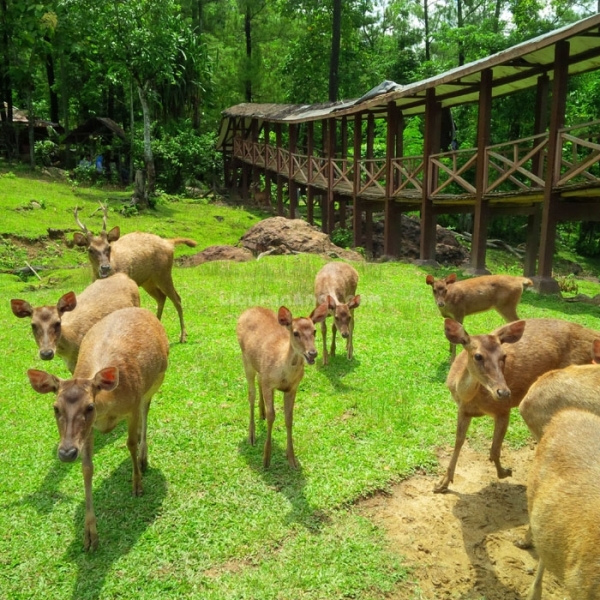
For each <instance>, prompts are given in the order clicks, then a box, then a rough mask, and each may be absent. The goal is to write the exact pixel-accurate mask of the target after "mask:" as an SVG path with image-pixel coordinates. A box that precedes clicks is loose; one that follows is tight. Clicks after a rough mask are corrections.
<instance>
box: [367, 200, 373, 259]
mask: <svg viewBox="0 0 600 600" xmlns="http://www.w3.org/2000/svg"><path fill="white" fill-rule="evenodd" d="M365 249H366V250H367V252H368V253H369V254H370V255H371V256H373V209H372V208H369V207H368V208H367V210H366V211H365Z"/></svg>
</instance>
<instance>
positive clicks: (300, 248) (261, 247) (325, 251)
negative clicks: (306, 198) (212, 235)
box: [240, 217, 364, 260]
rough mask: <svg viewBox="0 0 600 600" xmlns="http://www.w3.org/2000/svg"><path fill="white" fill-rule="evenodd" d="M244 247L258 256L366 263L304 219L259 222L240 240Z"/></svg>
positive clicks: (275, 218)
mask: <svg viewBox="0 0 600 600" xmlns="http://www.w3.org/2000/svg"><path fill="white" fill-rule="evenodd" d="M240 242H241V244H242V246H243V247H244V248H247V249H248V250H250V251H251V252H252V253H253V254H254V255H262V256H264V255H265V253H267V252H268V253H269V254H293V253H297V252H306V253H310V254H320V255H323V256H326V257H328V258H333V257H336V258H338V257H339V258H343V259H345V260H364V258H363V257H362V255H361V254H359V253H358V252H354V251H353V250H344V249H343V248H340V247H339V246H336V245H335V244H334V243H333V242H332V241H331V240H330V239H329V236H328V235H327V234H326V233H323V232H322V231H320V230H319V229H318V228H317V227H314V226H313V225H310V224H309V223H307V222H306V221H303V220H302V219H286V218H285V217H271V218H269V219H264V220H262V221H259V222H258V223H256V225H254V226H253V227H251V228H250V229H249V230H248V231H247V232H246V233H245V234H244V235H243V236H242V238H241V240H240Z"/></svg>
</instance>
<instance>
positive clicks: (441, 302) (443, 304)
mask: <svg viewBox="0 0 600 600" xmlns="http://www.w3.org/2000/svg"><path fill="white" fill-rule="evenodd" d="M437 305H438V306H439V307H440V308H444V306H446V303H445V302H444V301H443V300H438V301H437Z"/></svg>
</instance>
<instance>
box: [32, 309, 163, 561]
mask: <svg viewBox="0 0 600 600" xmlns="http://www.w3.org/2000/svg"><path fill="white" fill-rule="evenodd" d="M168 354H169V341H168V339H167V335H166V333H165V330H164V328H163V326H162V325H161V323H160V321H159V320H158V319H157V318H156V317H155V316H154V315H153V314H152V313H151V312H150V311H148V310H146V309H145V308H122V309H121V310H117V311H115V312H113V313H111V314H110V315H108V316H106V317H105V318H104V319H102V320H101V321H99V322H98V323H96V325H94V326H93V327H92V328H91V329H90V330H89V331H88V333H87V334H86V336H85V337H84V339H83V342H82V343H81V348H80V351H79V359H78V360H77V366H76V367H75V372H74V373H73V378H72V379H59V378H58V377H55V376H54V375H50V374H49V373H45V372H44V371H37V370H35V369H30V370H29V371H27V375H28V377H29V381H30V383H31V386H32V387H33V389H34V390H35V391H36V392H38V393H40V394H48V393H55V394H56V401H55V403H54V414H55V416H56V424H57V425H58V432H59V435H60V443H59V445H58V458H59V459H60V460H61V461H63V462H73V461H74V460H76V459H77V457H78V456H80V455H81V464H82V471H83V482H84V486H85V532H84V549H85V550H95V549H96V547H97V545H98V531H97V527H96V515H95V513H94V506H93V501H92V475H93V472H94V465H93V463H92V455H93V449H94V433H93V429H97V430H98V431H100V432H102V433H108V432H109V431H112V430H113V429H114V428H115V426H116V425H117V423H119V422H120V421H122V420H124V419H126V420H127V423H128V435H127V448H128V449H129V453H130V454H131V462H132V464H133V495H134V496H140V495H141V494H142V472H143V471H145V470H146V467H147V466H148V446H147V441H146V428H147V424H148V410H149V409H150V401H151V399H152V396H153V395H154V394H155V393H156V391H157V390H158V388H159V387H160V385H161V383H162V381H163V379H164V376H165V371H166V370H167V359H168ZM138 444H139V449H138Z"/></svg>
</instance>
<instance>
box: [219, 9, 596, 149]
mask: <svg viewBox="0 0 600 600" xmlns="http://www.w3.org/2000/svg"><path fill="white" fill-rule="evenodd" d="M599 27H600V14H595V15H593V16H591V17H588V18H587V19H582V20H581V21H577V22H576V23H572V24H570V25H566V26H565V27H562V28H560V29H557V30H556V31H553V32H551V33H547V34H544V35H541V36H539V37H536V38H534V39H531V40H528V41H526V42H523V43H521V44H518V45H516V46H513V47H511V48H508V49H506V50H502V51H501V52H498V53H496V54H493V55H492V56H488V57H486V58H483V59H481V60H477V61H474V62H471V63H469V64H467V65H463V66H461V67H456V68H455V69H452V70H450V71H446V72H445V73H442V74H441V75H436V76H434V77H430V78H429V79H425V80H423V81H418V82H415V83H411V84H408V85H399V84H395V83H394V82H389V81H388V82H384V83H383V84H381V85H380V86H377V88H374V89H373V90H371V91H370V92H368V93H367V94H365V96H363V97H362V98H357V99H354V100H348V101H341V102H331V103H323V104H311V105H300V104H248V103H245V104H238V105H236V106H232V107H230V108H228V109H226V110H224V111H223V113H222V114H223V117H224V118H225V120H226V119H227V117H247V118H248V119H251V118H259V119H263V120H268V121H271V122H281V123H301V122H305V121H314V120H318V119H323V118H325V117H327V118H329V117H336V118H337V117H342V116H344V115H351V114H355V113H357V112H362V111H372V112H384V111H385V110H386V109H387V103H388V102H395V103H396V105H397V106H398V107H399V108H400V110H402V112H403V114H404V115H413V114H419V113H422V112H424V110H425V96H426V92H427V90H428V89H431V88H435V91H436V99H437V100H438V101H439V102H440V103H441V104H442V106H444V107H450V106H457V105H461V104H468V103H472V102H476V101H477V99H478V97H479V83H480V81H481V73H482V72H483V71H485V70H486V69H492V72H493V91H492V95H493V97H499V96H503V95H506V94H511V93H514V92H517V91H519V90H525V89H528V88H531V87H534V86H535V85H536V84H537V80H538V77H539V76H540V75H543V74H546V75H548V77H549V78H550V80H552V79H553V76H554V71H553V66H554V47H555V45H556V43H557V42H560V41H563V40H566V41H568V42H569V44H570V50H569V56H570V59H569V74H570V75H577V74H579V73H584V72H587V71H594V70H596V69H598V68H600V31H599ZM378 88H380V89H378ZM226 128H227V126H224V125H223V124H222V127H221V135H220V136H219V137H220V138H221V137H222V136H223V135H225V136H226V135H227V134H226V132H225V130H224V129H226ZM220 141H223V140H220Z"/></svg>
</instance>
